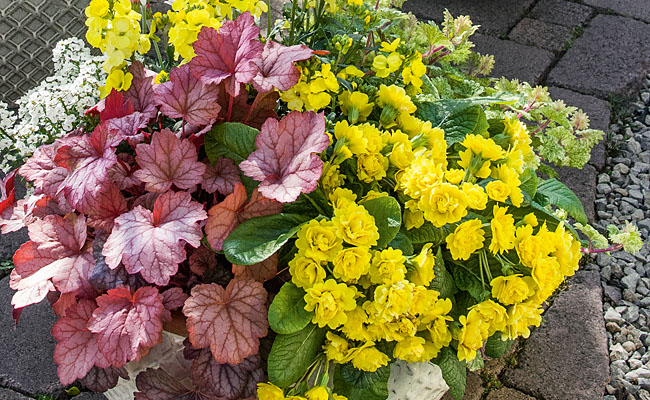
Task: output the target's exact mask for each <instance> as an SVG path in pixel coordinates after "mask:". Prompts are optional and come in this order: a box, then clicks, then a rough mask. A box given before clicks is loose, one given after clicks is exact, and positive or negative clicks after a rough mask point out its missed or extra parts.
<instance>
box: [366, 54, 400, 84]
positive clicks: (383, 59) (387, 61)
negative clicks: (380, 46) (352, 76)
mask: <svg viewBox="0 0 650 400" xmlns="http://www.w3.org/2000/svg"><path fill="white" fill-rule="evenodd" d="M401 66H402V56H401V55H400V54H399V53H391V54H389V55H388V56H385V55H383V54H379V55H377V56H375V58H374V59H373V60H372V70H373V71H375V72H376V73H377V77H378V78H386V77H387V76H388V75H390V74H391V73H393V72H395V71H397V70H398V69H399V67H401Z"/></svg>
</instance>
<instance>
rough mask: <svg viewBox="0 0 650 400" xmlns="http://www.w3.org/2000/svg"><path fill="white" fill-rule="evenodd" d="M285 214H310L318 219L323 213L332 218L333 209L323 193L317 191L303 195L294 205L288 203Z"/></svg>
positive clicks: (285, 206)
mask: <svg viewBox="0 0 650 400" xmlns="http://www.w3.org/2000/svg"><path fill="white" fill-rule="evenodd" d="M284 212H285V213H287V214H309V215H313V216H314V217H316V216H318V215H319V214H323V213H324V214H325V215H328V216H331V215H332V213H333V209H332V205H331V204H330V203H329V201H328V200H327V197H325V194H324V193H323V191H322V190H320V189H316V190H314V191H313V192H311V193H309V194H307V193H303V194H301V195H300V197H298V199H297V200H296V201H294V202H293V203H286V204H285V205H284Z"/></svg>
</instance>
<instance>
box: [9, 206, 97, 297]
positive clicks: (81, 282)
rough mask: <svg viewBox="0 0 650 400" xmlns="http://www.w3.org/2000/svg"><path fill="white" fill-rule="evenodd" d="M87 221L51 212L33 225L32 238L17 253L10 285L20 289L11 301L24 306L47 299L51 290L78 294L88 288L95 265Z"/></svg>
mask: <svg viewBox="0 0 650 400" xmlns="http://www.w3.org/2000/svg"><path fill="white" fill-rule="evenodd" d="M86 230H87V227H86V221H85V218H84V217H83V216H79V217H77V216H76V215H74V214H70V215H69V216H68V217H66V218H63V217H60V216H58V215H49V216H47V217H45V218H44V219H42V220H37V221H36V222H34V223H32V224H30V225H29V237H30V239H31V241H29V242H27V243H25V244H23V245H22V246H21V247H20V249H18V251H16V254H14V259H13V261H14V265H15V268H14V270H13V271H12V272H11V280H10V282H9V286H10V287H11V288H12V289H14V290H16V291H17V292H16V293H15V294H14V296H13V298H12V300H11V304H12V305H13V306H14V308H22V307H25V306H28V305H30V304H34V303H38V302H39V301H41V300H43V299H44V298H45V296H46V295H47V293H48V292H50V291H53V290H58V291H60V292H61V293H74V292H76V291H78V290H81V289H83V288H85V287H88V286H89V284H88V276H89V274H90V271H92V269H93V268H94V266H95V260H94V259H93V256H92V254H91V248H90V246H86V245H85V244H86Z"/></svg>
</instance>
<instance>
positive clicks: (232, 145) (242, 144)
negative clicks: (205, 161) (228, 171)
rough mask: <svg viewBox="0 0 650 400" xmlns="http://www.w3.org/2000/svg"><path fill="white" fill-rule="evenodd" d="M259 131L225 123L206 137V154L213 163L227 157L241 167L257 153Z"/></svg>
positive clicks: (213, 129)
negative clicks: (250, 156)
mask: <svg viewBox="0 0 650 400" xmlns="http://www.w3.org/2000/svg"><path fill="white" fill-rule="evenodd" d="M257 133H258V131H257V129H255V128H252V127H250V126H248V125H244V124H242V123H239V122H223V123H221V124H219V125H217V126H215V127H214V128H212V129H211V130H210V132H208V133H207V134H206V135H205V152H206V153H207V155H208V158H209V159H210V162H211V163H213V164H214V163H216V162H217V159H219V158H220V157H227V158H230V159H231V160H233V161H234V162H235V163H236V164H238V165H239V163H240V162H242V161H244V160H245V159H247V158H248V156H249V155H250V154H251V153H252V152H254V151H255V149H256V148H257V146H256V145H255V139H256V138H257Z"/></svg>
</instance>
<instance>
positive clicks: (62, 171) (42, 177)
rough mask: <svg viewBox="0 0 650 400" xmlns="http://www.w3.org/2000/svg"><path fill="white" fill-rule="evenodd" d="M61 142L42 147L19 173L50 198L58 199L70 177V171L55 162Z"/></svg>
mask: <svg viewBox="0 0 650 400" xmlns="http://www.w3.org/2000/svg"><path fill="white" fill-rule="evenodd" d="M59 147H61V142H54V143H52V144H47V145H43V146H40V147H39V148H37V149H36V151H34V154H33V155H32V156H31V157H30V158H29V159H28V160H27V161H26V162H25V164H24V165H23V166H22V167H20V169H19V170H18V173H19V174H20V175H21V176H22V177H24V178H25V179H27V180H28V181H29V182H31V183H32V184H33V185H34V187H35V188H37V189H40V190H41V191H42V192H43V193H45V194H46V195H48V196H50V197H54V198H55V197H57V192H58V190H59V186H60V185H61V182H63V180H64V179H65V177H66V176H67V175H68V170H67V169H66V168H64V167H60V166H59V165H57V163H56V162H55V161H54V158H55V157H56V153H57V151H58V150H59Z"/></svg>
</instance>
